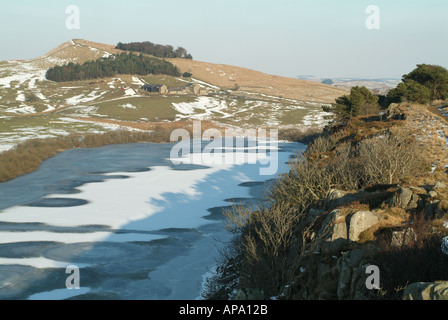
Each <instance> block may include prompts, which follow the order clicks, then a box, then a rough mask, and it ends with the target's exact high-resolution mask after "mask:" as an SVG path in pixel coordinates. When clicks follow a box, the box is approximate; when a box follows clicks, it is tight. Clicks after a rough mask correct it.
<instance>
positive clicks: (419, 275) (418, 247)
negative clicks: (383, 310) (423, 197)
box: [372, 214, 448, 300]
mask: <svg viewBox="0 0 448 320" xmlns="http://www.w3.org/2000/svg"><path fill="white" fill-rule="evenodd" d="M404 231H406V232H407V233H408V234H411V235H412V236H410V237H408V238H407V239H409V240H408V241H406V242H403V243H402V244H401V245H392V244H391V237H390V236H386V237H384V238H383V241H382V247H381V249H380V250H379V251H378V252H377V253H376V254H375V256H374V257H373V259H372V264H374V265H377V266H378V267H379V269H380V271H381V273H380V281H381V284H380V287H381V291H380V293H381V294H380V295H378V297H377V298H379V299H387V300H393V299H396V300H401V299H402V296H403V291H404V290H405V289H406V287H407V285H408V284H410V283H414V282H434V281H443V280H448V256H447V255H445V254H444V253H443V252H442V250H441V243H442V238H443V237H444V236H445V235H446V232H445V233H443V234H440V233H433V231H432V226H431V221H430V220H426V219H425V218H424V217H423V214H419V215H416V217H415V218H414V219H413V221H411V222H410V223H409V224H408V225H407V226H406V227H405V229H404Z"/></svg>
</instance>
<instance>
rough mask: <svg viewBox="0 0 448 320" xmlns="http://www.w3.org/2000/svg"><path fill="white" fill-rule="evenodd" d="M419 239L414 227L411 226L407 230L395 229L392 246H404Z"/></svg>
mask: <svg viewBox="0 0 448 320" xmlns="http://www.w3.org/2000/svg"><path fill="white" fill-rule="evenodd" d="M416 240H417V235H416V234H415V231H414V229H412V228H409V229H407V230H402V231H394V232H392V240H391V243H390V244H391V246H398V247H400V246H402V245H408V244H411V243H413V242H414V241H416Z"/></svg>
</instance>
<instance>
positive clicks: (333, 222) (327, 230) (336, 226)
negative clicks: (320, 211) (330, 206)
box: [319, 209, 348, 253]
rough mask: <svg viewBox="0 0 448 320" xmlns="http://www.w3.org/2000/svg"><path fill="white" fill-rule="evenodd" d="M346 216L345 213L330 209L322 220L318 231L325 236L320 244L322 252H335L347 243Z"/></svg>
mask: <svg viewBox="0 0 448 320" xmlns="http://www.w3.org/2000/svg"><path fill="white" fill-rule="evenodd" d="M346 216H347V215H346V213H344V212H343V211H341V210H337V209H336V210H333V211H331V212H330V213H329V214H328V215H327V217H326V218H325V220H324V221H323V222H322V226H321V229H320V231H319V233H320V234H321V235H326V236H327V238H326V240H325V241H324V242H323V244H322V250H323V251H324V252H327V253H334V252H337V251H339V250H340V249H342V248H343V247H344V246H345V245H346V244H347V239H348V238H347V235H348V234H347V223H346V221H345V220H346Z"/></svg>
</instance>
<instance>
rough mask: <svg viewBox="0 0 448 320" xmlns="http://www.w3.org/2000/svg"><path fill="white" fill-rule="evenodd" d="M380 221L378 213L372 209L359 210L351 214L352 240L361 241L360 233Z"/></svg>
mask: <svg viewBox="0 0 448 320" xmlns="http://www.w3.org/2000/svg"><path fill="white" fill-rule="evenodd" d="M379 221H380V217H379V215H378V214H376V213H373V212H370V211H358V212H355V213H354V214H352V215H351V217H350V222H349V230H348V236H349V240H350V241H359V235H360V234H361V233H362V232H363V231H365V230H367V229H369V228H371V227H373V226H374V225H376V224H377V223H378V222H379Z"/></svg>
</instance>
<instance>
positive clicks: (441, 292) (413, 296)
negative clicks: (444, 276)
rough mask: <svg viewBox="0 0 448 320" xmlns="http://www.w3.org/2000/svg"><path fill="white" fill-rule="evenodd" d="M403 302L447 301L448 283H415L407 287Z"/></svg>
mask: <svg viewBox="0 0 448 320" xmlns="http://www.w3.org/2000/svg"><path fill="white" fill-rule="evenodd" d="M403 300H448V282H445V281H443V282H416V283H411V284H410V285H408V286H407V288H406V289H405V290H404V293H403Z"/></svg>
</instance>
